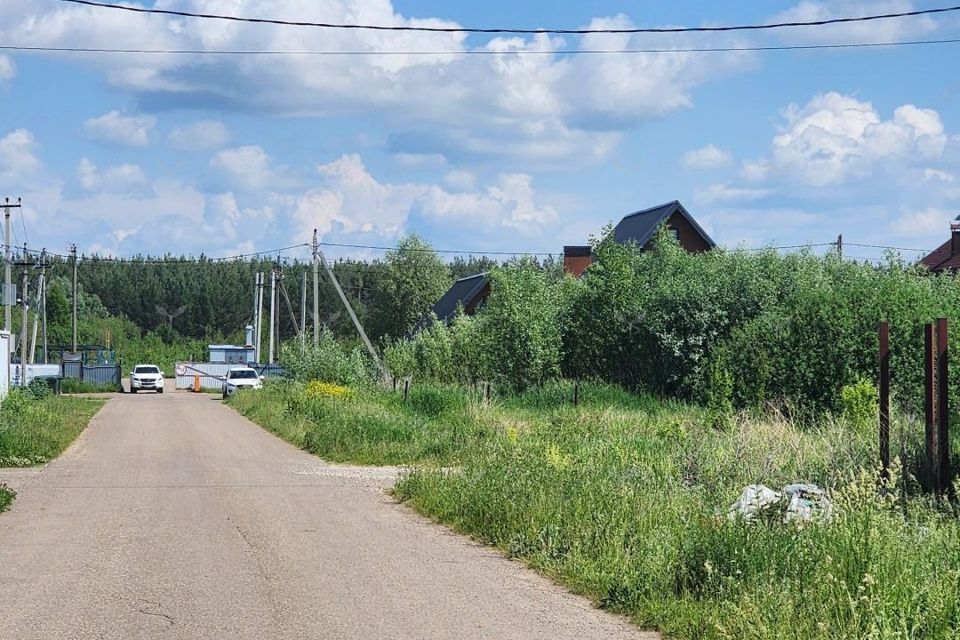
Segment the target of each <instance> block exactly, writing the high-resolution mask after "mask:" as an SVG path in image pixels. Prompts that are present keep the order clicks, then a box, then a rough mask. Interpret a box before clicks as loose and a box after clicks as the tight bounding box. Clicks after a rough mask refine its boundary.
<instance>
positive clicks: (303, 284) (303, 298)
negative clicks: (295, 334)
mask: <svg viewBox="0 0 960 640" xmlns="http://www.w3.org/2000/svg"><path fill="white" fill-rule="evenodd" d="M300 276H301V278H300V353H301V354H304V353H306V352H307V272H306V270H304V271H303V273H301V274H300Z"/></svg>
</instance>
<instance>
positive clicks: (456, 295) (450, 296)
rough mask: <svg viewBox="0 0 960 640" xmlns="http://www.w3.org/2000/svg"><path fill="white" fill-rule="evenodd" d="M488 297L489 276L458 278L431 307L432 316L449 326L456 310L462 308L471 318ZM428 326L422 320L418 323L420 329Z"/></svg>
mask: <svg viewBox="0 0 960 640" xmlns="http://www.w3.org/2000/svg"><path fill="white" fill-rule="evenodd" d="M489 296H490V275H489V274H488V273H486V272H484V273H478V274H476V275H472V276H468V277H466V278H460V279H459V280H457V281H456V282H454V283H453V285H452V286H451V287H450V289H448V290H447V292H446V293H445V294H443V297H442V298H440V299H439V300H438V301H437V303H436V304H435V305H433V314H434V315H435V316H437V320H439V321H441V322H445V323H447V324H449V323H450V322H453V318H454V317H455V316H456V315H457V309H459V308H460V307H463V312H464V313H466V314H467V315H471V316H472V315H473V314H474V313H476V312H477V310H478V309H479V308H480V307H482V306H483V303H484V302H486V301H487V298H488V297H489ZM428 324H429V322H428V321H427V320H426V319H424V320H422V321H421V322H420V328H423V327H424V326H426V325H428Z"/></svg>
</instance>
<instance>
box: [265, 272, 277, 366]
mask: <svg viewBox="0 0 960 640" xmlns="http://www.w3.org/2000/svg"><path fill="white" fill-rule="evenodd" d="M276 316H277V270H276V268H274V269H273V270H272V271H270V348H269V349H268V354H269V358H270V359H269V360H268V361H267V362H268V364H273V355H274V353H273V341H274V336H275V326H276V325H275V320H276Z"/></svg>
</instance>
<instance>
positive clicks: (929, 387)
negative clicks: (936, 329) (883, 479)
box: [923, 323, 939, 487]
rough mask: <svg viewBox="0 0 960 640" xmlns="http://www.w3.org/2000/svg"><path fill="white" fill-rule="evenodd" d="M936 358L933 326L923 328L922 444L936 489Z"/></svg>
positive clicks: (937, 482) (931, 479)
mask: <svg viewBox="0 0 960 640" xmlns="http://www.w3.org/2000/svg"><path fill="white" fill-rule="evenodd" d="M935 365H936V358H935V354H934V342H933V324H930V323H928V324H926V325H924V327H923V383H924V384H923V417H924V444H925V445H926V447H925V449H926V454H927V471H928V473H929V476H930V481H931V484H933V486H934V487H936V486H937V485H938V484H939V481H938V468H937V467H938V464H937V461H938V457H937V428H936V420H937V413H936V401H937V397H936V385H935V382H936V372H935Z"/></svg>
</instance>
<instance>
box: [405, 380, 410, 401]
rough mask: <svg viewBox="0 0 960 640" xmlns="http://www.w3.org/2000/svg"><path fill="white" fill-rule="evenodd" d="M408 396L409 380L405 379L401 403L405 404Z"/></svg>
mask: <svg viewBox="0 0 960 640" xmlns="http://www.w3.org/2000/svg"><path fill="white" fill-rule="evenodd" d="M409 396H410V378H407V379H406V380H404V381H403V402H404V403H406V402H407V398H408V397H409Z"/></svg>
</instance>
